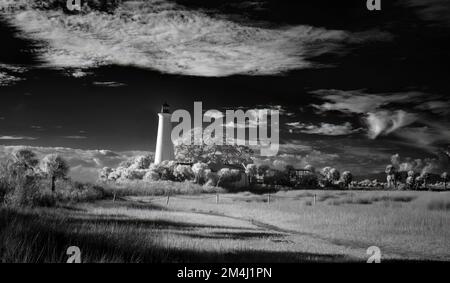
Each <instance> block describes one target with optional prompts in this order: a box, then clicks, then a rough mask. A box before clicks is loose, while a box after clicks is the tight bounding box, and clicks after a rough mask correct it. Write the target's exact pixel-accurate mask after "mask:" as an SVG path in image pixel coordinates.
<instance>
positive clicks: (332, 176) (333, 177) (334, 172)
mask: <svg viewBox="0 0 450 283" xmlns="http://www.w3.org/2000/svg"><path fill="white" fill-rule="evenodd" d="M340 177H341V174H340V173H339V170H337V169H336V168H331V170H330V172H329V177H328V178H329V179H330V180H331V181H332V182H334V181H339V178H340Z"/></svg>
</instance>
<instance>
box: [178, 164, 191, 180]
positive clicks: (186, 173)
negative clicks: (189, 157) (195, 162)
mask: <svg viewBox="0 0 450 283" xmlns="http://www.w3.org/2000/svg"><path fill="white" fill-rule="evenodd" d="M173 175H174V177H175V179H176V180H177V181H186V180H192V179H193V178H194V172H193V171H192V168H191V166H189V165H177V166H176V167H175V169H174V171H173Z"/></svg>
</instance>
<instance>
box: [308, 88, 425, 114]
mask: <svg viewBox="0 0 450 283" xmlns="http://www.w3.org/2000/svg"><path fill="white" fill-rule="evenodd" d="M311 93H312V94H315V95H317V96H318V97H319V98H320V99H322V100H325V102H324V103H323V104H320V105H317V104H314V105H312V106H313V107H314V108H316V109H317V110H318V111H321V112H324V111H339V112H344V113H360V114H364V113H367V112H370V111H373V110H374V109H377V108H380V107H382V106H386V105H388V104H392V103H403V102H410V101H411V100H415V99H417V98H423V97H424V96H426V94H424V93H422V92H403V93H378V94H370V93H366V92H364V91H363V90H338V89H321V90H316V91H312V92H311Z"/></svg>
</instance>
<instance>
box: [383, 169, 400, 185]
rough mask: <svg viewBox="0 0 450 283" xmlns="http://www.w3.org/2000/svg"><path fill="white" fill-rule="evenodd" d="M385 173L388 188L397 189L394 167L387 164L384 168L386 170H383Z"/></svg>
mask: <svg viewBox="0 0 450 283" xmlns="http://www.w3.org/2000/svg"><path fill="white" fill-rule="evenodd" d="M384 172H385V173H386V181H387V186H388V188H391V187H394V188H397V180H396V172H397V170H396V169H395V166H394V165H392V164H389V165H388V166H386V169H385V170H384Z"/></svg>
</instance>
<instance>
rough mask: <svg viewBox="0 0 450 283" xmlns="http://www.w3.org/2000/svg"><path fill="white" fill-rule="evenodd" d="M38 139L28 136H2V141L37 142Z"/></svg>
mask: <svg viewBox="0 0 450 283" xmlns="http://www.w3.org/2000/svg"><path fill="white" fill-rule="evenodd" d="M37 139H38V138H36V137H28V136H0V140H37Z"/></svg>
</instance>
